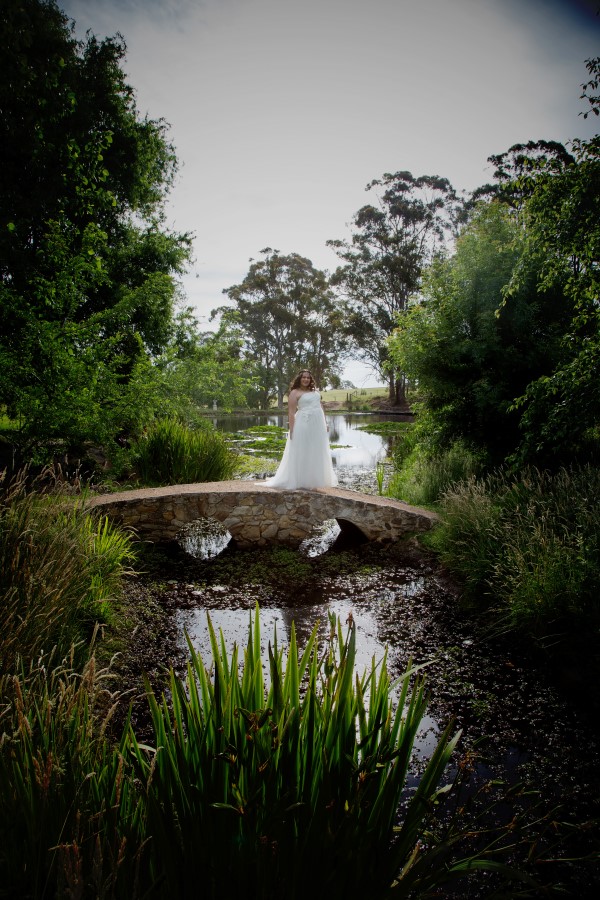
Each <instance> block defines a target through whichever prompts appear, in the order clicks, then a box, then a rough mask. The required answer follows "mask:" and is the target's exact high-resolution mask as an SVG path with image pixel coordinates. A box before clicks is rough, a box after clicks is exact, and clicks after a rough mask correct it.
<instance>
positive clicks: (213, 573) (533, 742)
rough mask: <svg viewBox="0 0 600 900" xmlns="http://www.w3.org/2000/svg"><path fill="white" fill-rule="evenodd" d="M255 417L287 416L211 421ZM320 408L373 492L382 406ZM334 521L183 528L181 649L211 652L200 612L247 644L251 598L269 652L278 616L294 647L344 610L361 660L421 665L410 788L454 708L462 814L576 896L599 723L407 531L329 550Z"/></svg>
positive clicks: (586, 885)
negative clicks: (266, 543) (241, 529)
mask: <svg viewBox="0 0 600 900" xmlns="http://www.w3.org/2000/svg"><path fill="white" fill-rule="evenodd" d="M257 421H258V422H259V423H260V424H272V425H280V426H285V425H286V419H285V417H277V416H270V417H268V418H267V419H265V418H264V417H262V418H260V419H257V418H248V420H247V421H246V420H240V419H239V418H235V419H227V418H224V417H223V418H222V417H219V418H218V420H217V422H218V426H219V427H220V428H222V429H223V430H224V431H228V432H233V431H241V430H242V429H244V428H248V427H252V426H253V425H255V424H256V423H257ZM328 421H329V425H330V441H331V443H335V444H340V445H343V446H341V447H339V448H337V449H334V450H332V455H333V459H334V464H335V467H336V470H337V472H338V477H339V479H340V483H341V484H342V485H344V486H346V487H350V488H355V489H359V490H361V491H364V492H367V493H375V492H376V490H377V487H376V479H375V467H376V465H377V462H379V461H382V460H383V459H385V458H386V455H387V454H388V452H389V439H388V438H383V437H381V436H379V435H374V434H369V433H367V432H365V431H363V430H361V429H360V427H359V426H362V425H365V424H367V422H381V421H389V417H385V416H369V415H358V414H352V415H335V416H329V417H328ZM336 527H337V526H336V523H335V522H330V523H324V525H323V527H322V528H321V529H320V530H319V531H318V532H317V533H315V534H314V535H313V536H312V537H311V538H310V539H309V540H307V541H306V542H305V543H304V545H303V546H302V547H301V548H300V550H299V551H291V550H288V549H285V548H273V549H271V550H255V551H235V550H232V549H227V548H226V545H227V541H228V536H227V534H225V535H222V534H221V535H219V533H218V528H217V529H216V532H215V526H214V523H204V525H203V526H199V527H197V528H192V529H188V531H187V533H186V534H185V535H182V538H181V541H180V544H179V548H178V549H177V548H174V549H173V550H172V552H171V553H170V554H169V555H167V556H165V557H164V558H162V559H161V562H160V579H161V580H162V582H163V584H164V583H165V581H166V583H167V585H168V587H167V590H168V594H169V603H171V608H172V609H173V610H174V614H173V617H172V621H173V627H174V635H175V637H174V651H173V652H174V656H175V655H177V654H178V655H179V656H180V657H181V656H183V655H184V654H185V647H186V645H185V634H187V635H188V636H189V639H190V640H191V642H192V644H193V645H194V646H195V647H196V648H197V649H198V650H200V652H201V653H202V656H203V658H204V659H205V661H206V662H209V661H210V645H209V641H208V627H207V616H208V615H210V617H211V620H212V622H213V625H214V626H215V628H216V629H217V631H218V630H219V629H222V631H223V634H224V637H225V641H226V645H227V646H228V647H231V646H232V645H233V642H234V641H235V642H237V644H238V646H243V645H244V644H245V643H246V640H247V633H248V622H249V617H250V615H251V614H253V611H254V607H255V604H256V603H258V604H259V607H260V621H261V636H262V645H263V652H264V654H265V659H266V653H267V645H268V642H269V640H271V641H272V639H273V633H274V629H275V628H276V629H277V639H278V642H279V645H280V646H284V645H285V643H286V641H287V640H288V638H289V634H290V628H291V623H292V621H294V623H295V628H296V632H297V636H298V641H299V645H300V646H301V647H302V646H303V644H304V642H305V640H306V637H307V636H308V634H309V633H310V631H311V630H312V628H313V626H314V624H315V622H317V621H319V622H320V623H321V624H320V627H321V632H322V633H324V631H325V629H326V628H327V624H328V614H329V613H330V612H331V613H334V614H335V615H337V616H339V618H340V620H341V622H342V623H345V622H346V621H347V620H348V619H349V617H350V616H351V617H352V620H353V621H354V623H355V624H356V628H357V649H358V668H359V669H360V670H361V671H363V670H364V669H365V668H366V667H369V666H370V664H371V659H372V658H373V657H374V658H375V659H376V660H380V659H381V658H382V656H383V654H384V652H385V650H386V648H387V652H388V668H389V670H390V674H391V675H392V677H394V676H397V675H400V674H401V673H402V672H403V671H404V669H405V667H406V666H407V665H408V664H409V662H410V661H411V660H412V662H413V663H416V664H426V673H427V679H428V686H429V690H430V694H431V699H430V705H429V715H428V717H427V718H426V719H425V721H424V723H423V728H422V730H421V733H420V735H419V738H418V741H417V746H416V757H415V761H414V765H413V774H412V776H411V781H410V783H409V785H408V789H409V790H410V789H414V787H415V785H416V784H417V782H418V778H419V770H420V765H422V761H423V760H424V759H425V758H426V757H427V756H428V755H429V754H430V753H431V751H432V749H433V747H434V746H435V743H436V740H437V736H438V735H439V733H440V732H441V730H443V728H444V727H445V725H446V724H447V722H448V721H449V719H450V718H451V717H454V719H455V721H456V727H457V728H459V727H460V728H462V729H463V735H462V738H461V743H460V745H459V746H460V750H459V752H458V754H457V755H456V758H455V763H454V769H453V771H452V772H451V773H449V777H450V778H452V777H453V776H454V775H455V774H456V773H458V772H461V773H462V775H463V778H464V786H463V789H462V790H463V794H462V795H461V798H462V799H461V804H463V805H462V806H461V809H467V807H468V804H469V803H472V804H473V805H474V808H475V812H473V809H471V811H470V813H468V815H471V814H473V815H476V816H478V817H480V816H483V821H485V825H486V828H488V829H490V831H489V834H492V833H494V829H497V828H499V827H500V826H501V825H506V823H507V822H510V821H511V820H512V821H514V822H515V823H517V824H515V826H514V828H515V836H516V837H515V842H514V850H513V851H512V853H513V859H512V861H513V862H515V863H517V864H519V865H520V864H526V861H527V859H528V857H529V856H530V855H531V857H532V858H533V859H535V858H536V857H537V856H540V857H542V858H544V857H548V858H550V859H552V860H553V862H552V863H550V862H547V861H545V863H544V867H543V868H542V869H540V870H539V872H541V880H542V882H543V883H545V884H548V883H552V884H558V883H563V884H564V885H565V887H566V888H567V890H568V891H569V892H570V891H573V892H574V893H575V894H577V895H578V896H579V897H587V896H591V895H592V894H595V892H596V889H597V887H598V886H600V876H599V874H598V869H597V866H596V867H593V866H592V864H591V862H590V860H591V858H590V859H588V860H587V861H582V862H579V863H577V862H573V861H571V862H569V861H568V858H569V857H570V858H571V859H573V858H576V859H579V858H581V857H584V856H586V855H589V854H591V853H593V852H597V849H598V845H599V839H598V832H597V826H596V825H594V826H593V827H592V826H590V825H588V826H587V827H586V829H583V828H582V827H580V824H581V823H582V822H583V821H584V820H585V821H587V822H593V820H594V819H595V820H596V821H597V819H598V813H599V810H598V791H597V778H598V772H600V749H599V746H598V733H597V728H595V727H594V725H593V724H592V723H590V721H589V720H588V719H586V717H585V714H584V711H582V710H578V709H576V708H574V705H573V704H572V703H571V702H569V699H568V698H567V699H565V698H564V697H563V696H562V695H561V694H560V692H559V691H558V690H557V689H556V688H555V687H554V686H553V684H552V680H551V679H549V678H546V677H545V675H544V674H543V673H542V672H541V671H540V670H539V667H538V666H537V661H536V660H535V659H532V657H530V655H529V651H528V648H523V647H515V646H512V645H511V641H510V639H506V638H503V637H502V636H499V635H492V634H490V633H488V632H487V631H486V629H485V623H483V624H482V623H481V622H474V621H472V620H471V618H470V616H469V614H468V613H467V612H465V611H464V610H461V608H460V603H459V590H458V589H457V587H456V586H455V585H453V584H452V583H451V582H450V581H449V579H448V577H447V575H446V574H445V572H444V571H443V568H442V567H441V566H440V565H439V563H438V562H437V560H436V559H434V558H433V557H432V556H431V555H429V554H428V553H427V552H426V551H424V550H423V548H421V547H419V546H418V545H417V544H416V542H415V541H413V540H407V541H406V542H405V543H403V544H398V545H395V546H393V547H389V548H379V547H375V546H373V545H368V544H365V545H362V546H357V547H355V548H347V549H345V550H343V551H339V550H338V551H336V550H335V549H333V548H332V543H333V540H334V538H335V535H336ZM152 577H153V576H152V573H151V572H150V573H149V575H148V578H149V580H151V579H152ZM154 577H155V576H154ZM521 782H522V783H523V784H524V785H525V788H524V789H523V790H521V789H518V785H519V784H520V783H521ZM465 798H466V799H465ZM482 798H483V799H482ZM490 810H492V811H491V812H490ZM465 815H467V813H465ZM480 824H481V821H480ZM561 857H564V858H565V862H564V863H563V862H561ZM481 890H482V888H481V886H480V885H478V886H477V887H476V888H475V889H474V892H473V893H472V894H471V893H460V894H459V895H457V896H464V897H467V896H469V897H470V896H473V897H480V896H481V897H484V896H487V895H486V893H485V892H483V893H482V892H480V891H481Z"/></svg>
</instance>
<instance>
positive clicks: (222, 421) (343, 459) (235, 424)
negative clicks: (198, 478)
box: [212, 413, 395, 470]
mask: <svg viewBox="0 0 600 900" xmlns="http://www.w3.org/2000/svg"><path fill="white" fill-rule="evenodd" d="M325 418H326V420H327V425H328V427H329V442H330V444H341V445H342V446H341V447H336V448H334V449H332V451H331V455H332V459H333V465H334V467H335V468H339V469H345V470H348V469H353V468H371V469H374V468H375V466H376V465H377V463H378V462H379V461H380V460H383V459H385V457H386V456H387V455H388V453H389V448H390V439H389V438H387V437H386V438H384V437H382V436H381V435H377V434H369V433H368V432H366V431H360V430H359V426H360V425H366V424H368V423H369V422H388V421H390V419H392V420H393V421H395V418H394V417H390V416H384V415H371V414H368V415H367V414H362V415H361V414H360V413H347V414H343V415H327V416H326V417H325ZM212 423H213V425H214V426H215V428H217V429H218V430H219V431H225V432H228V433H231V434H236V433H239V432H243V431H246V430H247V429H248V428H254V427H256V425H278V426H279V427H280V428H287V424H288V420H287V416H284V415H262V416H258V415H249V416H225V415H224V416H215V417H213V419H212Z"/></svg>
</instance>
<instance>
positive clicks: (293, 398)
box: [288, 391, 298, 440]
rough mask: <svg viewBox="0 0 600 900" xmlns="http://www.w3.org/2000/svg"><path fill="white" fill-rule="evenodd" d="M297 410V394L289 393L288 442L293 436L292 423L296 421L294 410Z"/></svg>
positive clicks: (295, 392) (294, 392)
mask: <svg viewBox="0 0 600 900" xmlns="http://www.w3.org/2000/svg"><path fill="white" fill-rule="evenodd" d="M297 409H298V392H297V391H290V396H289V397H288V428H289V432H290V440H291V438H292V437H293V434H294V422H295V421H296V410H297Z"/></svg>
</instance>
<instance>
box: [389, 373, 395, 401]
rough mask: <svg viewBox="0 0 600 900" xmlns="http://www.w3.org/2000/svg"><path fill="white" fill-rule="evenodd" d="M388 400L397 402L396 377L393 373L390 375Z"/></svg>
mask: <svg viewBox="0 0 600 900" xmlns="http://www.w3.org/2000/svg"><path fill="white" fill-rule="evenodd" d="M388 400H389V401H390V403H395V402H396V379H395V378H394V375H393V373H392V374H391V375H390V376H389V392H388Z"/></svg>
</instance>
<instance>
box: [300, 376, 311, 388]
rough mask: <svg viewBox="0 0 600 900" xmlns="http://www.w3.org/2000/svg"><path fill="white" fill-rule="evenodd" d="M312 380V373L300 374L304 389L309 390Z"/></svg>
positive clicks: (301, 385) (301, 384)
mask: <svg viewBox="0 0 600 900" xmlns="http://www.w3.org/2000/svg"><path fill="white" fill-rule="evenodd" d="M311 381H312V378H311V377H310V373H309V372H303V373H302V375H301V376H300V387H301V388H303V390H305V391H306V390H308V388H309V387H310V384H311Z"/></svg>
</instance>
